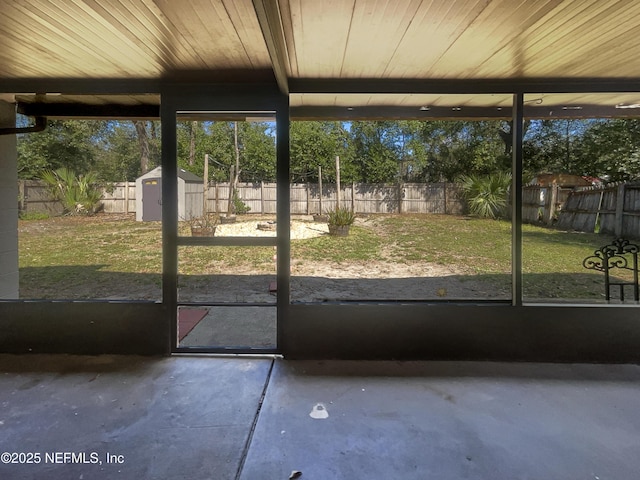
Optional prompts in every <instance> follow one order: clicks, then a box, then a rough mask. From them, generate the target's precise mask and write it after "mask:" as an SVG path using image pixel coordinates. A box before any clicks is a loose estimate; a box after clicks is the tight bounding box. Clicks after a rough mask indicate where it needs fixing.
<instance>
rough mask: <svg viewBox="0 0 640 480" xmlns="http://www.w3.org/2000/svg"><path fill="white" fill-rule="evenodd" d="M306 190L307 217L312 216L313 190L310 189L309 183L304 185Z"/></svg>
mask: <svg viewBox="0 0 640 480" xmlns="http://www.w3.org/2000/svg"><path fill="white" fill-rule="evenodd" d="M304 188H305V189H306V190H307V215H310V214H311V189H310V188H309V182H306V183H305V184H304Z"/></svg>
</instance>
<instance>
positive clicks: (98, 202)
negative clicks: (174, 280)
mask: <svg viewBox="0 0 640 480" xmlns="http://www.w3.org/2000/svg"><path fill="white" fill-rule="evenodd" d="M21 122H22V123H25V124H26V123H28V120H27V119H26V118H25V117H22V118H20V116H19V118H18V124H19V125H20V123H21ZM159 163H160V123H159V122H157V121H143V120H135V121H132V120H108V121H98V120H49V121H48V125H47V128H46V129H45V130H44V131H42V132H37V133H29V134H21V135H18V172H19V173H18V175H19V192H20V193H19V198H18V205H19V215H20V220H19V223H18V237H19V267H20V272H19V273H20V274H19V277H20V298H21V299H61V300H80V299H100V300H152V301H159V300H161V297H162V294H161V274H162V265H161V264H162V241H161V221H160V220H161V218H160V217H158V218H156V219H153V221H138V219H137V218H136V207H137V202H138V201H140V196H141V192H140V191H139V189H138V188H137V187H136V179H137V178H139V177H140V176H141V175H142V174H143V173H144V172H147V171H149V170H151V169H153V168H154V167H156V166H157V165H159Z"/></svg>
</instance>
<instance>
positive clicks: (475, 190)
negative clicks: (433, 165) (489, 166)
mask: <svg viewBox="0 0 640 480" xmlns="http://www.w3.org/2000/svg"><path fill="white" fill-rule="evenodd" d="M460 181H461V186H462V192H463V195H464V198H465V200H466V201H467V205H468V206H469V211H470V212H471V214H473V215H477V216H479V217H482V218H500V217H504V216H506V210H507V205H508V204H509V202H508V196H509V192H510V189H511V174H509V173H503V172H497V173H493V174H490V175H483V176H479V175H465V176H464V177H462V178H461V179H460Z"/></svg>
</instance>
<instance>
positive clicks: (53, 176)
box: [42, 167, 102, 215]
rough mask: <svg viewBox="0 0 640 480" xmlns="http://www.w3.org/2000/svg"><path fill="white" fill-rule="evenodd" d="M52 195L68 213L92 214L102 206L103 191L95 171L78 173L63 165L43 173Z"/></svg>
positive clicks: (43, 178)
mask: <svg viewBox="0 0 640 480" xmlns="http://www.w3.org/2000/svg"><path fill="white" fill-rule="evenodd" d="M42 180H44V182H45V183H46V184H47V186H48V187H49V190H50V192H51V194H52V196H53V197H54V198H55V199H56V200H59V201H60V202H61V203H62V206H63V207H64V211H65V213H67V214H80V215H92V214H94V213H95V212H96V211H97V209H98V207H99V206H100V200H101V198H102V191H101V189H100V185H99V182H98V177H97V175H96V174H95V173H93V172H89V173H86V174H84V175H76V174H75V173H74V172H73V171H72V170H69V169H68V168H65V167H62V168H59V169H57V170H55V171H54V170H47V171H45V172H43V174H42Z"/></svg>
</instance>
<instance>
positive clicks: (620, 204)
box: [614, 183, 625, 237]
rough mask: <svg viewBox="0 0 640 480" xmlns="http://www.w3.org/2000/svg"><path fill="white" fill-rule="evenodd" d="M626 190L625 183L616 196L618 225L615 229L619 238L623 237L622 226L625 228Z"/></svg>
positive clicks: (619, 186)
mask: <svg viewBox="0 0 640 480" xmlns="http://www.w3.org/2000/svg"><path fill="white" fill-rule="evenodd" d="M624 189H625V184H624V183H621V184H620V185H618V192H617V196H616V225H615V229H614V232H615V234H616V237H619V236H621V235H622V226H623V219H624Z"/></svg>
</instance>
